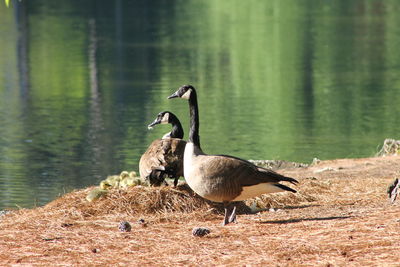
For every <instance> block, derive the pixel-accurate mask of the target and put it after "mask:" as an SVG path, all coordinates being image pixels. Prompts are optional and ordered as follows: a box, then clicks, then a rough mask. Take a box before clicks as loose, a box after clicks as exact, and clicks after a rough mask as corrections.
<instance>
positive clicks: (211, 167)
mask: <svg viewBox="0 0 400 267" xmlns="http://www.w3.org/2000/svg"><path fill="white" fill-rule="evenodd" d="M176 97H180V98H184V99H188V100H189V109H190V132H189V140H188V142H187V143H186V147H185V153H184V163H183V167H184V177H185V180H186V182H187V183H188V185H189V186H190V188H192V189H193V191H195V192H196V193H197V194H199V195H200V196H202V197H203V198H206V199H208V200H211V201H214V202H222V203H223V204H224V208H225V217H224V221H223V225H226V224H228V223H231V222H235V221H236V206H235V205H234V203H231V202H234V201H240V200H245V199H248V198H252V197H255V196H258V195H261V194H265V193H274V192H282V191H290V192H294V193H295V192H296V190H294V189H292V188H290V187H287V186H286V185H283V184H280V183H279V182H281V181H287V182H290V183H292V184H296V183H298V181H297V180H295V179H293V178H289V177H285V176H282V175H280V174H278V173H276V172H274V171H271V170H268V169H265V168H262V167H257V166H256V165H254V164H252V163H250V162H249V161H247V160H244V159H240V158H237V157H233V156H227V155H207V154H205V153H204V152H203V151H202V150H201V148H200V136H199V112H198V105H197V94H196V90H195V88H194V87H193V86H191V85H183V86H181V87H180V88H179V89H178V90H177V91H176V92H175V93H174V94H172V95H171V96H169V97H168V99H171V98H176Z"/></svg>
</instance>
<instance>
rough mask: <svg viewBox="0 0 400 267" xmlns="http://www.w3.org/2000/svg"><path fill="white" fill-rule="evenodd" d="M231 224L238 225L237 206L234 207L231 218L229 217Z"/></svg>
mask: <svg viewBox="0 0 400 267" xmlns="http://www.w3.org/2000/svg"><path fill="white" fill-rule="evenodd" d="M229 222H230V223H231V222H233V223H236V205H233V209H232V213H231V216H229Z"/></svg>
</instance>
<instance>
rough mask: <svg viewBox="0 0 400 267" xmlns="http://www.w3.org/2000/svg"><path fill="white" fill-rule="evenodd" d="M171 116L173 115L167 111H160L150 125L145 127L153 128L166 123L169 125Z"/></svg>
mask: <svg viewBox="0 0 400 267" xmlns="http://www.w3.org/2000/svg"><path fill="white" fill-rule="evenodd" d="M173 116H174V115H173V114H172V113H171V112H169V111H162V112H160V113H158V114H157V118H156V119H155V120H154V121H153V122H152V123H150V124H149V125H148V126H147V127H148V128H151V127H153V126H154V125H157V124H168V123H171V119H172V117H173Z"/></svg>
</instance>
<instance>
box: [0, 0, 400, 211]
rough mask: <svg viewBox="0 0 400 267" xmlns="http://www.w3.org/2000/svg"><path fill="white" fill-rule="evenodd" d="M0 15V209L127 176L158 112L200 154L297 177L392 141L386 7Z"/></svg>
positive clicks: (328, 3) (395, 80)
mask: <svg viewBox="0 0 400 267" xmlns="http://www.w3.org/2000/svg"><path fill="white" fill-rule="evenodd" d="M11 2H12V3H11V7H10V8H6V7H5V4H4V1H3V2H0V209H4V208H15V207H34V206H40V205H43V204H45V203H47V202H49V201H51V200H52V199H54V198H56V197H57V196H59V195H60V194H63V193H65V192H69V191H71V190H73V189H75V188H83V187H87V186H90V185H94V184H98V183H99V181H101V180H102V179H104V178H105V177H106V176H107V175H108V174H116V173H119V172H121V171H122V170H138V162H139V158H140V156H141V154H142V153H143V152H144V151H145V150H146V148H147V146H148V145H149V144H150V143H151V141H152V140H154V139H156V138H160V137H161V136H162V135H163V134H164V133H166V132H168V131H169V130H170V127H168V126H166V125H161V126H158V127H156V128H155V129H154V130H153V131H148V130H147V127H146V126H147V124H149V123H150V122H152V121H153V119H154V118H155V116H156V114H157V113H158V112H160V111H163V110H170V111H172V112H174V113H175V114H176V115H177V116H178V117H179V118H180V119H181V121H182V123H183V125H184V129H185V131H186V132H185V134H186V135H185V137H187V130H188V104H187V102H186V101H182V100H176V99H175V100H167V96H168V95H170V94H171V93H173V92H174V91H175V90H176V89H177V87H179V86H180V85H182V84H193V85H194V86H195V87H196V88H197V90H198V96H199V105H200V107H199V110H200V124H201V127H200V133H201V142H202V147H203V150H204V151H205V152H207V153H210V154H213V153H216V154H231V155H235V156H239V157H242V158H246V159H284V160H290V161H299V162H306V163H309V162H310V161H311V160H312V159H313V158H314V157H318V158H320V159H332V158H343V157H368V156H371V155H374V153H376V152H377V150H378V146H379V145H381V144H382V143H383V140H384V139H385V138H387V137H391V138H396V139H400V118H399V114H400V104H399V103H400V49H399V47H400V27H398V26H399V25H400V16H399V15H398V14H399V12H400V2H399V1H397V0H393V1H361V0H355V1H347V0H343V1H336V0H315V1H311V0H310V1H305V0H291V1H289V0H285V1H282V0H276V1H256V0H252V1H241V0H234V1H233V0H229V1H228V0H221V1H214V0H203V1H198V0H190V1H189V0H187V1H178V0H177V1H165V0H159V1H145V0H142V1H130V0H125V1H123V0H113V1H96V0H92V1H89V0H87V1H78V0H74V1H71V0H57V1H45V0H35V1H33V0H29V1H28V0H22V1H21V2H19V1H16V0H15V1H11Z"/></svg>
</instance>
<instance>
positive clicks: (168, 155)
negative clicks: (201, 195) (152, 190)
mask: <svg viewBox="0 0 400 267" xmlns="http://www.w3.org/2000/svg"><path fill="white" fill-rule="evenodd" d="M168 113H169V115H168V119H166V120H164V122H163V120H162V118H161V119H156V120H155V121H154V122H153V123H152V124H151V126H153V125H156V124H159V123H171V124H172V126H173V130H172V131H171V132H170V133H168V134H166V135H165V136H164V137H163V138H162V139H156V140H154V141H153V142H152V143H151V144H150V146H149V147H148V148H147V150H146V152H144V153H143V155H142V156H141V158H140V161H139V172H140V177H141V178H142V179H145V180H148V181H149V183H150V184H151V185H155V186H159V185H161V184H162V183H163V182H164V180H165V178H166V177H174V178H175V181H174V185H175V186H176V184H177V182H178V179H179V177H181V176H183V153H184V150H185V145H186V141H184V140H182V139H181V138H183V130H182V129H181V128H182V126H181V125H180V122H179V120H178V119H177V118H176V116H175V115H173V114H172V113H171V112H168ZM160 114H162V116H164V115H165V114H166V113H165V112H164V113H163V112H161V113H160ZM160 114H159V115H158V117H160ZM175 127H177V128H180V129H175V131H174V128H175ZM174 137H179V138H174Z"/></svg>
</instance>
